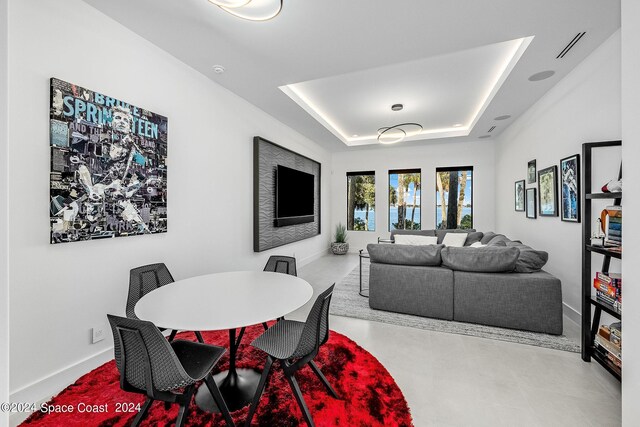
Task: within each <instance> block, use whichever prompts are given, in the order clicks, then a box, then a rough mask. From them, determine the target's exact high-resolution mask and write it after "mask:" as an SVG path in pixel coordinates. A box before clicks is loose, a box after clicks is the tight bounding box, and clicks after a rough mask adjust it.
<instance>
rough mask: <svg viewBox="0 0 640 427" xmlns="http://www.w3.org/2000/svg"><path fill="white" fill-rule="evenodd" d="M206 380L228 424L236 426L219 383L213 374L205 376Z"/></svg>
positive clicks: (231, 426) (230, 426)
mask: <svg viewBox="0 0 640 427" xmlns="http://www.w3.org/2000/svg"><path fill="white" fill-rule="evenodd" d="M204 382H205V384H206V385H207V388H208V389H209V392H210V393H211V396H212V397H213V401H214V402H216V405H217V406H218V409H220V412H222V416H223V417H224V420H225V422H226V423H227V426H229V427H235V424H234V422H233V418H231V414H230V413H229V408H228V407H227V402H225V401H224V397H222V393H220V389H219V388H218V385H217V384H216V382H215V380H214V379H213V377H212V376H211V374H209V375H207V376H206V377H204Z"/></svg>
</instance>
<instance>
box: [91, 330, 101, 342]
mask: <svg viewBox="0 0 640 427" xmlns="http://www.w3.org/2000/svg"><path fill="white" fill-rule="evenodd" d="M103 339H104V327H102V326H96V327H93V328H91V344H95V343H97V342H100V341H102V340H103Z"/></svg>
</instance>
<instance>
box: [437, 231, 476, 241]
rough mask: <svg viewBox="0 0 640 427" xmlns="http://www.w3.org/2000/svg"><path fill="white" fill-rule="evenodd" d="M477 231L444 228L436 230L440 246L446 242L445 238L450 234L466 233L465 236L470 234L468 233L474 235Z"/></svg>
mask: <svg viewBox="0 0 640 427" xmlns="http://www.w3.org/2000/svg"><path fill="white" fill-rule="evenodd" d="M475 231H476V230H474V229H468V230H467V229H464V230H463V229H460V228H444V229H441V230H436V236H438V244H440V243H442V241H443V240H444V236H446V235H447V234H449V233H464V234H468V233H473V232H475Z"/></svg>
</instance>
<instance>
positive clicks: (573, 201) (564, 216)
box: [560, 154, 580, 222]
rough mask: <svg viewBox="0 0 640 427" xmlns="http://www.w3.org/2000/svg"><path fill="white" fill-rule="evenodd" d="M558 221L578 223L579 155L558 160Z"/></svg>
mask: <svg viewBox="0 0 640 427" xmlns="http://www.w3.org/2000/svg"><path fill="white" fill-rule="evenodd" d="M560 219H561V220H562V221H567V222H580V154H575V155H573V156H569V157H566V158H564V159H562V160H560Z"/></svg>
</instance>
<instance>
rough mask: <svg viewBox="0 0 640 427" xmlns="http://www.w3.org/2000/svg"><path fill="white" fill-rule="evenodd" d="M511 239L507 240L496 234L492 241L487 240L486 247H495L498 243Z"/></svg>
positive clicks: (508, 240) (507, 240) (505, 237)
mask: <svg viewBox="0 0 640 427" xmlns="http://www.w3.org/2000/svg"><path fill="white" fill-rule="evenodd" d="M510 241H511V239H509V238H508V237H507V236H505V235H503V234H496V235H495V236H494V237H493V239H491V240H489V242H488V243H487V245H495V244H496V243H498V242H505V243H507V242H510Z"/></svg>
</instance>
